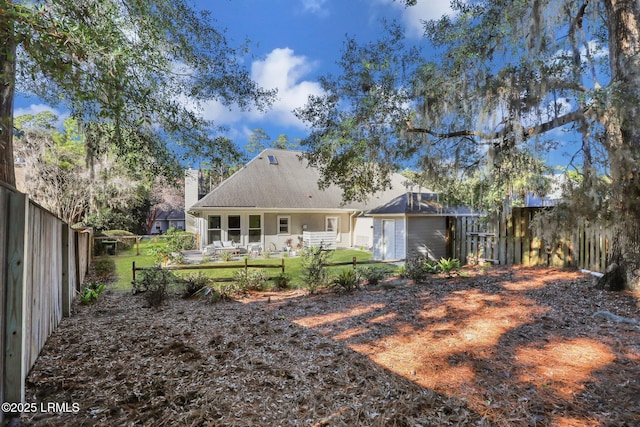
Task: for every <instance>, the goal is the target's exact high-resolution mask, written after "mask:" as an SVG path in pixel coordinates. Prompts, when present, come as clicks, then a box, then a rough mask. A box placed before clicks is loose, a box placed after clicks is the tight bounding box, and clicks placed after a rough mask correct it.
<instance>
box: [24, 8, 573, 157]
mask: <svg viewBox="0 0 640 427" xmlns="http://www.w3.org/2000/svg"><path fill="white" fill-rule="evenodd" d="M194 1H195V2H196V3H195V4H196V5H197V7H199V8H202V9H207V10H209V11H211V14H212V16H213V18H214V19H215V20H216V21H217V25H218V26H219V27H222V28H226V30H227V33H226V34H227V37H228V38H229V40H230V43H231V45H240V44H242V43H244V42H245V41H246V40H247V39H248V40H250V44H249V46H250V55H248V56H247V57H246V58H244V61H245V64H246V66H247V67H248V68H249V69H250V70H251V75H252V78H253V79H254V80H255V81H257V82H258V83H259V84H260V85H261V86H263V87H265V88H268V89H274V88H275V89H277V90H278V99H277V101H276V102H275V104H274V105H273V107H272V108H271V109H270V111H268V112H266V113H261V112H258V111H250V112H242V111H240V110H239V109H232V110H229V109H228V108H227V107H224V106H222V105H221V104H219V103H216V102H210V103H208V104H207V105H206V108H205V116H206V118H208V119H211V120H214V121H215V122H216V123H217V124H219V125H224V126H226V127H227V128H228V129H229V130H228V132H227V133H226V136H228V137H229V138H231V139H232V140H233V141H234V142H235V143H236V145H237V146H238V147H241V148H242V147H244V146H245V145H246V144H247V142H248V138H249V135H250V134H251V132H252V130H253V129H256V128H261V129H263V130H265V131H266V133H267V134H268V135H269V136H270V138H271V139H272V140H275V139H276V138H277V137H278V135H280V134H286V135H288V136H289V138H290V139H294V138H304V137H305V136H307V134H308V131H307V129H306V128H305V126H304V124H303V123H301V122H300V121H299V120H298V119H297V118H296V117H295V116H294V115H293V113H292V110H293V109H295V108H298V107H301V106H303V105H304V104H305V102H306V100H307V97H308V96H309V95H312V94H320V93H321V89H320V85H319V84H318V77H319V76H321V75H324V74H327V73H328V72H332V71H337V70H336V65H335V63H336V61H337V60H338V59H339V58H340V55H341V50H342V47H343V42H344V41H345V37H346V35H347V34H348V35H349V36H351V37H355V38H356V39H358V40H360V41H373V40H376V39H377V37H378V35H379V33H380V32H381V30H382V24H381V20H382V19H386V20H388V21H391V20H395V21H397V22H399V23H401V24H402V25H404V26H405V28H406V33H407V35H408V36H409V38H410V39H413V41H415V42H419V41H420V40H423V37H422V24H421V20H426V19H437V18H439V17H440V16H442V15H443V14H447V13H451V9H450V8H449V0H429V1H419V2H418V5H417V6H414V7H410V8H405V7H404V6H403V4H402V2H401V1H393V0H194ZM43 109H52V108H50V107H49V106H47V105H43V104H42V103H40V102H38V100H35V99H33V98H29V99H25V98H23V97H20V96H18V97H17V98H16V104H15V115H16V116H18V115H22V114H26V113H36V112H39V111H42V110H43ZM52 110H54V112H56V113H57V114H58V115H59V116H61V117H64V116H65V112H64V111H59V110H55V109H52ZM547 160H548V161H550V162H551V163H556V164H557V163H561V162H562V160H561V159H560V158H559V156H558V154H557V153H555V154H549V155H547Z"/></svg>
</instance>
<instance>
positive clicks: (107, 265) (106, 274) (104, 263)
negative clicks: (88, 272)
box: [91, 258, 116, 281]
mask: <svg viewBox="0 0 640 427" xmlns="http://www.w3.org/2000/svg"><path fill="white" fill-rule="evenodd" d="M91 268H92V269H93V274H94V275H95V276H96V277H97V278H98V279H100V280H102V281H108V280H110V279H111V277H112V276H113V274H114V272H115V271H116V264H115V262H113V260H112V259H110V258H97V259H95V260H93V262H92V263H91Z"/></svg>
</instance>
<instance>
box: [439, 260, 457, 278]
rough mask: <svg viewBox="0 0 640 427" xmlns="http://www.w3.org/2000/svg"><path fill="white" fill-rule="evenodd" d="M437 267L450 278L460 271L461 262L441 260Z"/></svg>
mask: <svg viewBox="0 0 640 427" xmlns="http://www.w3.org/2000/svg"><path fill="white" fill-rule="evenodd" d="M436 266H437V268H438V270H440V271H442V272H443V273H444V274H445V275H447V276H448V277H450V276H452V275H453V274H455V273H456V272H457V271H458V270H460V260H459V259H455V258H440V261H438V263H437V264H436Z"/></svg>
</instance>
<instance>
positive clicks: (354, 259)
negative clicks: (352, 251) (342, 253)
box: [353, 257, 356, 270]
mask: <svg viewBox="0 0 640 427" xmlns="http://www.w3.org/2000/svg"><path fill="white" fill-rule="evenodd" d="M353 269H354V270H355V269H356V257H353Z"/></svg>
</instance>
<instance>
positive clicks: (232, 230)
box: [227, 215, 242, 243]
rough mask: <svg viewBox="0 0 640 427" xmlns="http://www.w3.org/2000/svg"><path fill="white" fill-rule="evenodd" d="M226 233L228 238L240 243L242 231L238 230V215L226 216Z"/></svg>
mask: <svg viewBox="0 0 640 427" xmlns="http://www.w3.org/2000/svg"><path fill="white" fill-rule="evenodd" d="M227 235H228V236H229V237H228V240H232V241H233V242H234V243H240V238H241V236H242V231H241V230H240V215H229V217H228V218H227Z"/></svg>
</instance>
